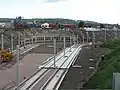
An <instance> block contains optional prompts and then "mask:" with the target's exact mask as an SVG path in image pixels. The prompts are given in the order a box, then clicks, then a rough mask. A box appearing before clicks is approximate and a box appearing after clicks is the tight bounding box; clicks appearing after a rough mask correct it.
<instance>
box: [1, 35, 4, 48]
mask: <svg viewBox="0 0 120 90" xmlns="http://www.w3.org/2000/svg"><path fill="white" fill-rule="evenodd" d="M1 44H2V45H1V48H3V45H4V35H3V34H2V35H1Z"/></svg>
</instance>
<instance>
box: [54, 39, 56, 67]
mask: <svg viewBox="0 0 120 90" xmlns="http://www.w3.org/2000/svg"><path fill="white" fill-rule="evenodd" d="M55 56H56V39H55V38H54V67H56V65H55Z"/></svg>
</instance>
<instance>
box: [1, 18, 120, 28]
mask: <svg viewBox="0 0 120 90" xmlns="http://www.w3.org/2000/svg"><path fill="white" fill-rule="evenodd" d="M13 19H14V18H0V22H11V20H13ZM24 20H25V21H26V22H33V21H38V22H39V23H46V22H47V23H60V24H65V23H68V24H78V23H79V22H80V21H84V23H85V26H92V27H97V26H99V25H100V23H98V22H94V21H85V20H77V21H76V20H72V19H64V18H32V19H24ZM104 25H105V26H109V27H113V26H114V25H115V24H104ZM119 27H120V26H119Z"/></svg>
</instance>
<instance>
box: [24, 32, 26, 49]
mask: <svg viewBox="0 0 120 90" xmlns="http://www.w3.org/2000/svg"><path fill="white" fill-rule="evenodd" d="M25 45H26V40H25V33H24V48H25Z"/></svg>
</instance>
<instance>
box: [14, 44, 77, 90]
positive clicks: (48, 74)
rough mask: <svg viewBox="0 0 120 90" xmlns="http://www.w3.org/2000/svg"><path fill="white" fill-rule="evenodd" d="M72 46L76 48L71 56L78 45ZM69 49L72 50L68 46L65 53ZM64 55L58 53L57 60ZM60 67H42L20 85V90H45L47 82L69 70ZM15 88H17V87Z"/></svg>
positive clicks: (63, 63)
mask: <svg viewBox="0 0 120 90" xmlns="http://www.w3.org/2000/svg"><path fill="white" fill-rule="evenodd" d="M72 48H75V49H74V50H73V51H72V52H71V53H70V54H69V56H71V55H72V54H73V53H75V51H76V49H77V48H78V46H72ZM69 50H70V48H67V49H66V52H65V53H68V52H70V51H69ZM69 56H68V57H65V58H66V60H67V59H68V58H69ZM63 57H64V55H63V53H62V54H60V55H58V57H57V58H56V62H58V61H59V60H60V59H61V58H63ZM52 59H53V58H51V59H50V60H49V61H48V62H46V63H45V65H47V64H48V63H50V62H51V60H52ZM66 60H64V61H63V62H62V64H60V67H59V68H61V67H62V66H63V67H64V65H65V63H66ZM70 63H71V62H70ZM52 66H53V64H51V65H50V67H52ZM68 66H69V64H68V65H67V67H68ZM59 68H57V67H56V68H49V69H48V68H44V67H41V68H40V69H39V70H38V71H37V72H36V73H34V74H33V75H32V76H31V77H29V78H28V79H26V80H25V81H23V82H22V83H21V84H20V85H19V87H20V90H38V89H39V90H44V89H45V88H46V86H47V84H48V83H49V82H50V81H51V80H52V79H53V78H54V77H57V76H56V75H57V74H59V73H65V72H66V70H68V69H64V70H62V71H60V69H59ZM13 90H16V87H15V88H14V89H13Z"/></svg>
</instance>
